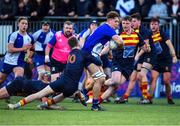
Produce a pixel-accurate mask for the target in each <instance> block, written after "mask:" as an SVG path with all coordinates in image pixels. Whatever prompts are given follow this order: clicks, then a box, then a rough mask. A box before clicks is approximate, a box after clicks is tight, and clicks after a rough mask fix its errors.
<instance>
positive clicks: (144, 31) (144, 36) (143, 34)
mask: <svg viewBox="0 0 180 126" xmlns="http://www.w3.org/2000/svg"><path fill="white" fill-rule="evenodd" d="M135 32H137V33H138V34H139V35H140V36H141V38H142V39H143V40H147V39H149V45H150V47H151V52H150V53H156V49H155V46H154V43H153V40H152V37H151V32H150V30H149V29H147V28H146V27H144V26H143V25H141V26H140V28H139V30H135Z"/></svg>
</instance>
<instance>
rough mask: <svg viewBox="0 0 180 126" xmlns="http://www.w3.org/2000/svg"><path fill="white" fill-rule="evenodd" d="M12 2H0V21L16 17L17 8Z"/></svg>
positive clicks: (10, 0) (9, 0)
mask: <svg viewBox="0 0 180 126" xmlns="http://www.w3.org/2000/svg"><path fill="white" fill-rule="evenodd" d="M16 5H17V4H16V2H15V1H14V0H1V1H0V19H1V20H12V19H13V18H14V16H15V15H16V11H17V8H16V7H17V6H16Z"/></svg>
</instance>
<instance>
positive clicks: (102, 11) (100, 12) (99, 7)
mask: <svg viewBox="0 0 180 126" xmlns="http://www.w3.org/2000/svg"><path fill="white" fill-rule="evenodd" d="M106 13H107V9H106V8H105V6H104V2H103V1H102V0H98V1H97V2H96V8H95V9H94V11H93V12H92V13H91V15H92V16H97V17H105V16H106Z"/></svg>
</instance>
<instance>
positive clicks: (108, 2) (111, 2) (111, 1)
mask: <svg viewBox="0 0 180 126" xmlns="http://www.w3.org/2000/svg"><path fill="white" fill-rule="evenodd" d="M103 1H104V4H105V7H106V8H107V10H108V11H114V10H115V6H116V3H117V0H103Z"/></svg>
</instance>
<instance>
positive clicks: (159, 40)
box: [151, 30, 171, 61]
mask: <svg viewBox="0 0 180 126" xmlns="http://www.w3.org/2000/svg"><path fill="white" fill-rule="evenodd" d="M151 35H152V39H153V43H154V45H155V48H156V53H157V54H158V55H157V58H158V60H162V61H163V60H171V54H170V50H169V47H168V46H167V44H166V41H167V40H169V37H168V35H167V34H166V33H165V32H164V31H162V30H160V31H159V32H157V33H156V34H152V32H151Z"/></svg>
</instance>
